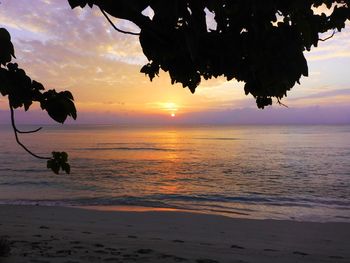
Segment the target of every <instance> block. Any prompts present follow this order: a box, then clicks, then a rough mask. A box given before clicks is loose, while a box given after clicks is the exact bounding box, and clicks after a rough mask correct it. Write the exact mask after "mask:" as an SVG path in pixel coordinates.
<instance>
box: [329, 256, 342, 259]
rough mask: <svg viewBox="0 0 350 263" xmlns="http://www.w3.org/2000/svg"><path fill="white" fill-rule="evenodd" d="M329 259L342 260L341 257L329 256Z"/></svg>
mask: <svg viewBox="0 0 350 263" xmlns="http://www.w3.org/2000/svg"><path fill="white" fill-rule="evenodd" d="M329 258H333V259H344V258H343V257H342V256H329Z"/></svg>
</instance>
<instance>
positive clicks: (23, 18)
mask: <svg viewBox="0 0 350 263" xmlns="http://www.w3.org/2000/svg"><path fill="white" fill-rule="evenodd" d="M114 21H115V23H116V24H117V25H118V26H119V27H120V28H123V29H127V30H131V31H135V32H137V30H138V28H137V27H133V26H132V25H131V24H130V23H126V22H124V21H121V20H114ZM0 26H1V27H5V28H7V30H8V31H9V32H10V33H11V35H12V37H13V42H14V45H15V50H16V57H17V61H16V62H18V63H19V65H20V66H21V67H22V68H24V69H25V70H26V72H27V73H28V75H29V76H31V77H32V78H34V79H36V80H38V81H40V82H42V83H43V84H44V85H45V87H46V88H55V89H56V90H66V89H68V90H70V91H72V93H73V94H74V97H75V101H76V106H77V109H78V123H194V124H195V123H205V122H208V123H280V122H281V123H295V122H300V123H318V122H320V123H333V122H334V123H339V122H340V123H350V105H349V102H350V89H349V88H350V69H349V66H350V29H349V28H348V29H347V30H344V31H343V32H341V33H337V34H336V35H335V36H334V37H333V38H332V39H330V40H329V41H327V42H322V43H320V46H319V47H318V48H317V49H314V50H313V51H311V52H308V53H306V57H307V60H308V63H309V74H310V77H309V78H303V79H302V80H301V85H296V86H295V87H294V88H293V89H292V91H290V92H289V93H288V97H287V98H286V99H284V100H283V102H284V103H285V104H287V105H288V106H289V108H288V109H287V108H284V107H281V106H277V105H275V106H273V107H270V108H268V109H267V110H264V111H262V110H258V109H257V108H256V106H255V100H254V99H253V98H252V96H245V95H244V91H243V86H244V84H243V83H238V82H236V81H230V82H227V81H225V80H224V79H216V80H211V81H202V83H201V85H200V86H199V87H198V88H197V91H196V93H195V94H194V95H192V94H191V93H190V91H189V90H188V89H183V88H182V86H181V85H180V84H177V85H171V84H170V79H169V77H168V76H167V73H164V72H162V73H161V74H160V77H158V78H155V79H154V80H153V82H150V81H149V79H148V78H147V77H146V76H145V75H144V74H141V73H140V68H141V67H142V65H143V64H145V63H146V62H147V60H146V58H145V56H144V55H143V53H142V50H141V47H140V45H139V41H138V37H137V36H129V35H123V34H120V33H118V32H116V31H114V30H113V28H111V26H110V24H109V23H108V22H107V21H106V19H105V18H104V17H103V15H102V14H101V13H100V11H99V10H98V9H97V8H93V9H90V8H88V7H87V8H85V9H80V8H76V9H74V10H71V8H70V7H69V5H68V2H67V1H66V0H31V1H28V0H2V1H1V4H0ZM348 26H349V23H348ZM6 100H7V99H6V98H0V122H1V123H4V122H7V120H8V111H7V103H6ZM33 109H35V107H34V108H33ZM36 109H38V107H36ZM20 111H22V110H20ZM171 115H173V116H171ZM18 117H19V119H20V121H21V122H28V123H33V122H35V123H40V122H48V119H49V117H46V116H45V115H43V114H42V113H40V112H38V111H35V110H34V111H32V112H30V113H28V114H26V115H23V114H20V115H19V116H18ZM49 123H50V122H49Z"/></svg>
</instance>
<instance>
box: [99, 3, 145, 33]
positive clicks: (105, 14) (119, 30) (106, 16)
mask: <svg viewBox="0 0 350 263" xmlns="http://www.w3.org/2000/svg"><path fill="white" fill-rule="evenodd" d="M100 10H101V12H102V14H103V15H104V16H105V18H106V19H107V20H108V22H109V23H110V24H111V25H112V27H113V28H114V29H115V30H117V31H118V32H120V33H123V34H129V35H133V36H139V35H140V33H134V32H129V31H124V30H121V29H119V28H117V27H116V26H115V25H114V23H113V22H112V20H111V19H110V18H109V17H108V15H107V13H106V12H105V11H103V9H102V8H101V7H100Z"/></svg>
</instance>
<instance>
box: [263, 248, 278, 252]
mask: <svg viewBox="0 0 350 263" xmlns="http://www.w3.org/2000/svg"><path fill="white" fill-rule="evenodd" d="M264 251H268V252H277V251H278V250H277V249H273V248H265V249H264Z"/></svg>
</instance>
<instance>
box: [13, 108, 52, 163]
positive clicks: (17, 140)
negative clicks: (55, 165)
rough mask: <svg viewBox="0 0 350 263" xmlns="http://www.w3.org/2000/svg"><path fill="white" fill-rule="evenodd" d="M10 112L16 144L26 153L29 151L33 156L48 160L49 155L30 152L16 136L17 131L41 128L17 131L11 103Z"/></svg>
mask: <svg viewBox="0 0 350 263" xmlns="http://www.w3.org/2000/svg"><path fill="white" fill-rule="evenodd" d="M10 112H11V125H12V128H13V131H14V133H15V138H16V142H17V143H18V145H20V146H21V147H22V148H23V149H24V150H25V151H26V152H27V153H29V154H30V155H32V156H34V157H35V158H38V159H43V160H50V159H51V158H49V157H42V156H39V155H36V154H35V153H33V152H31V151H30V150H29V149H28V148H27V147H26V146H25V145H24V144H23V143H21V141H20V140H19V138H18V134H17V133H32V132H36V131H39V130H40V129H41V128H39V129H37V130H35V131H29V132H19V131H18V129H17V127H16V123H15V114H14V110H13V108H12V106H11V104H10Z"/></svg>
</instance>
